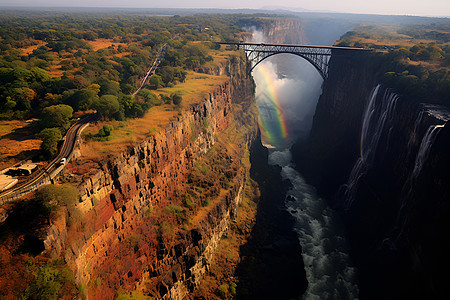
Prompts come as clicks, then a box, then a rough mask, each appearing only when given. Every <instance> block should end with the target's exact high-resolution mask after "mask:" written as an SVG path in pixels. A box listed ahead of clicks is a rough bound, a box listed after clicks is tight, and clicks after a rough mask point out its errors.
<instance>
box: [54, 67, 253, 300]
mask: <svg viewBox="0 0 450 300" xmlns="http://www.w3.org/2000/svg"><path fill="white" fill-rule="evenodd" d="M246 67H247V66H246V61H245V60H243V59H236V60H233V61H232V62H230V63H228V64H227V65H226V66H224V67H223V68H222V69H220V70H218V72H221V73H225V74H228V75H229V77H230V80H229V81H228V82H226V83H225V84H223V85H221V86H219V87H218V88H217V89H216V91H215V92H213V93H210V94H209V95H208V96H207V97H206V99H204V101H203V102H202V103H200V104H197V105H194V106H191V107H190V108H189V109H188V110H185V111H183V113H182V115H179V116H178V117H177V119H176V120H174V121H172V122H171V123H170V124H169V125H167V127H166V128H165V129H164V130H163V131H162V132H159V133H156V134H154V135H153V136H150V137H149V138H148V139H147V140H145V141H144V142H142V143H140V144H137V145H130V147H129V148H128V150H127V151H126V152H123V153H118V154H117V156H116V157H114V158H111V159H110V160H108V161H105V162H104V163H103V164H102V165H101V166H100V168H99V170H98V172H97V173H96V174H95V175H93V176H90V178H85V179H84V180H82V182H81V183H80V184H79V185H78V189H79V191H80V194H81V199H80V203H79V204H78V205H77V208H78V209H79V211H80V212H81V215H82V217H79V219H78V220H79V224H78V225H76V226H70V227H69V226H68V227H69V229H68V230H67V232H68V233H67V235H68V236H69V237H68V238H67V239H66V231H65V230H66V229H65V228H64V229H62V230H57V228H54V230H53V231H52V234H51V235H50V237H49V240H51V239H53V240H55V239H60V238H62V241H63V242H64V241H65V246H64V247H65V252H64V254H63V255H64V258H65V260H66V262H67V263H68V265H69V266H70V267H71V269H73V270H74V271H75V274H76V279H77V281H78V282H79V283H81V284H82V285H83V286H84V287H86V288H85V295H86V296H88V297H89V298H104V297H111V298H112V297H114V294H115V293H116V291H117V290H119V289H120V288H123V289H125V290H134V289H137V290H140V291H142V292H144V293H146V294H150V295H152V296H154V297H157V298H158V299H159V298H167V299H182V298H184V297H185V295H186V294H187V293H188V291H192V290H193V289H194V288H195V286H196V285H198V284H199V282H200V279H201V277H202V274H203V273H204V272H205V270H206V268H207V265H208V260H209V259H210V258H211V256H212V255H213V252H214V249H215V245H216V244H217V242H218V240H219V239H220V237H221V235H222V234H223V232H224V231H225V230H226V229H227V227H228V225H229V223H230V220H231V219H232V217H233V213H234V211H235V209H236V206H237V204H238V203H239V200H240V197H241V191H242V186H243V185H244V183H245V180H246V176H247V173H248V166H244V164H243V162H242V157H243V155H245V153H246V149H247V148H248V147H249V145H250V143H251V141H252V140H253V139H254V138H255V135H256V118H255V115H254V114H253V113H254V110H253V109H252V108H253V107H254V101H253V95H254V84H253V81H252V80H251V78H249V77H248V75H247V73H246ZM237 108H240V109H237ZM244 124H245V126H244ZM230 131H231V132H230ZM232 132H236V133H234V134H230V133H232ZM237 134H239V135H237ZM230 136H235V137H234V138H233V139H232V140H229V137H230ZM236 136H238V137H236ZM219 161H220V163H219ZM75 163H76V162H75ZM66 175H67V174H66ZM64 178H66V179H67V178H70V176H68V175H67V176H65V177H64V176H63V177H62V180H64ZM72 217H73V216H72ZM67 225H69V224H67ZM60 240H61V239H60ZM60 244H61V243H48V245H49V246H48V247H47V251H48V252H50V253H52V254H53V256H57V255H58V254H59V252H60V249H61V248H63V249H64V247H61V245H60ZM50 245H58V247H57V249H53V248H52V247H51V246H50Z"/></svg>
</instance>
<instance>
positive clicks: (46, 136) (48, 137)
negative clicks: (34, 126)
mask: <svg viewBox="0 0 450 300" xmlns="http://www.w3.org/2000/svg"><path fill="white" fill-rule="evenodd" d="M37 137H38V138H39V139H40V140H41V141H42V144H41V150H42V151H43V152H44V155H45V156H46V157H47V158H51V157H53V156H55V154H56V152H57V150H58V149H57V146H58V142H59V141H60V140H61V139H62V135H61V131H59V129H58V128H45V129H44V130H42V131H41V132H40V133H39V134H38V135H37Z"/></svg>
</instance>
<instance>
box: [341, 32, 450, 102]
mask: <svg viewBox="0 0 450 300" xmlns="http://www.w3.org/2000/svg"><path fill="white" fill-rule="evenodd" d="M336 45H339V46H353V47H366V48H372V49H375V50H376V55H380V56H381V60H380V64H381V66H382V67H383V68H384V70H385V73H384V75H383V76H382V78H381V80H382V82H383V83H384V84H385V85H386V86H389V87H392V88H394V89H396V90H397V91H398V92H399V93H400V94H404V95H406V96H408V97H410V98H413V99H417V100H419V101H425V100H426V101H427V102H431V103H437V104H444V105H447V106H450V99H449V97H448V95H449V94H450V28H449V27H448V25H444V24H431V25H426V26H425V25H424V26H420V25H405V26H401V27H394V26H374V25H372V26H361V27H358V28H356V29H354V30H352V31H349V32H347V33H346V34H344V35H343V36H342V37H341V39H340V40H339V41H338V42H337V43H336Z"/></svg>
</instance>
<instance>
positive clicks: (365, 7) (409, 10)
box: [0, 0, 450, 17]
mask: <svg viewBox="0 0 450 300" xmlns="http://www.w3.org/2000/svg"><path fill="white" fill-rule="evenodd" d="M0 6H3V7H24V8H25V7H43V8H50V7H55V8H59V7H61V8H65V7H74V8H75V7H76V8H83V7H84V8H91V7H92V8H94V7H95V8H149V9H151V8H158V9H159V8H167V9H173V8H191V9H205V8H214V9H286V10H292V11H311V12H336V13H354V14H381V15H412V16H430V17H449V16H450V1H448V0H428V1H423V0H409V1H408V0H379V1H376V2H369V3H366V2H363V1H359V0H341V1H339V2H336V1H333V0H322V1H315V2H310V1H306V0H300V1H299V0H278V1H276V2H275V1H273V0H261V1H251V0H229V1H226V2H224V1H220V2H219V1H206V0H192V1H189V2H185V1H181V0H166V1H163V2H159V1H158V2H156V1H145V0H130V1H126V2H125V3H124V1H121V0H78V1H76V2H73V1H64V0H59V1H58V0H35V1H32V0H0Z"/></svg>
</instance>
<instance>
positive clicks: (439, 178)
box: [294, 54, 450, 299]
mask: <svg viewBox="0 0 450 300" xmlns="http://www.w3.org/2000/svg"><path fill="white" fill-rule="evenodd" d="M377 61H378V58H377V57H376V56H375V55H367V54H366V55H363V56H360V57H355V58H352V59H349V58H348V59H347V58H343V57H332V59H331V62H330V73H329V79H328V80H327V81H326V82H325V83H324V87H323V94H322V96H321V98H320V99H319V103H318V106H317V109H316V114H315V117H314V123H313V128H312V132H311V136H310V139H309V141H308V142H307V143H306V144H303V145H296V147H295V149H294V150H295V153H296V160H297V165H298V166H299V169H300V170H301V171H302V172H303V173H304V174H305V175H306V176H307V178H308V179H309V180H310V181H311V182H313V183H314V184H316V186H317V187H318V190H319V192H320V193H321V194H322V195H325V196H326V197H327V198H328V199H329V201H330V204H331V205H332V206H333V207H335V208H340V209H341V210H342V213H343V215H344V217H345V220H346V223H347V228H348V231H349V238H350V242H351V244H352V253H353V259H354V260H355V262H356V264H357V266H358V268H359V271H360V298H361V299H380V298H383V299H423V298H434V299H440V298H445V293H446V292H445V289H446V288H445V286H446V285H445V284H444V283H443V278H448V277H447V276H446V274H445V273H446V267H445V266H447V265H448V264H449V262H450V261H449V259H448V255H446V254H445V253H444V252H445V251H442V250H441V249H443V245H444V244H449V243H450V240H449V238H448V237H449V236H450V235H449V229H448V228H450V226H449V225H450V224H449V221H448V220H449V218H448V214H449V212H450V207H448V204H447V202H448V201H447V200H446V199H448V196H449V188H448V186H449V184H448V183H449V182H448V180H449V178H450V177H449V174H448V170H447V167H444V166H448V161H449V155H448V153H449V150H450V149H449V140H450V139H449V137H448V131H449V130H448V128H447V126H446V123H447V121H448V119H449V113H448V112H447V110H446V109H445V108H441V107H437V106H430V105H426V104H421V103H418V102H417V101H416V100H414V99H408V98H406V97H403V96H402V95H397V94H396V93H395V91H393V90H391V89H388V88H386V87H385V86H383V85H378V78H379V75H380V74H382V73H383V72H384V71H385V70H384V69H383V64H379V63H377ZM380 287H383V288H382V290H380Z"/></svg>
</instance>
